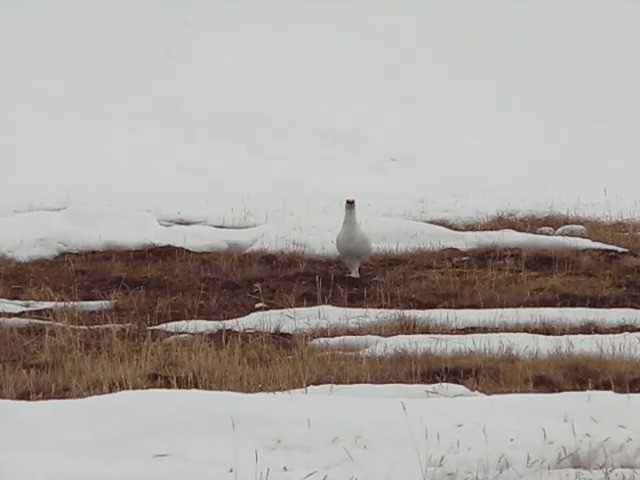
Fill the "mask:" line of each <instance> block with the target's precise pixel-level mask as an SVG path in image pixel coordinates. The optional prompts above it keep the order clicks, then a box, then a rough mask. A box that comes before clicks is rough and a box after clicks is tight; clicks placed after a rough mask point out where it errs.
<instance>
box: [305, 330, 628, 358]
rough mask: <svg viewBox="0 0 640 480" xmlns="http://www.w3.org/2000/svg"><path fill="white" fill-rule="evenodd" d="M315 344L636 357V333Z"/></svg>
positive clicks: (387, 350) (365, 338) (387, 351)
mask: <svg viewBox="0 0 640 480" xmlns="http://www.w3.org/2000/svg"><path fill="white" fill-rule="evenodd" d="M311 344H312V345H315V346H318V347H323V348H326V347H330V348H338V349H345V350H348V351H356V352H358V353H360V354H362V355H393V354H395V353H403V352H404V353H413V354H421V353H433V354H437V355H458V354H462V355H464V354H469V353H478V354H482V355H507V354H508V355H518V356H521V357H536V358H539V357H545V356H549V355H596V356H599V355H602V356H604V357H617V358H623V357H624V358H640V333H620V334H610V335H596V334H591V335H536V334H531V333H486V334H470V335H394V336H392V337H380V336H377V335H359V336H355V335H348V336H340V337H329V338H316V339H315V340H312V341H311Z"/></svg>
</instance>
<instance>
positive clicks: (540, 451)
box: [0, 385, 640, 480]
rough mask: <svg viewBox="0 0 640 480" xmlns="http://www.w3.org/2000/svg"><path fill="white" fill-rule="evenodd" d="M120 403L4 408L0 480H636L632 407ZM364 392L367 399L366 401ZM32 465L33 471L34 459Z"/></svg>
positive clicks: (523, 399) (383, 396)
mask: <svg viewBox="0 0 640 480" xmlns="http://www.w3.org/2000/svg"><path fill="white" fill-rule="evenodd" d="M339 388H341V389H344V390H343V391H344V392H345V393H344V394H343V395H334V394H329V392H330V390H331V386H322V387H315V389H311V393H309V394H304V393H302V392H299V391H298V392H293V393H292V394H287V393H286V392H284V393H277V394H273V393H258V394H238V393H231V392H205V391H195V390H193V391H175V390H174V391H167V390H147V391H129V392H120V393H117V394H111V395H103V396H99V397H90V398H85V399H78V400H65V401H43V402H20V401H0V419H2V429H0V473H1V474H2V476H3V478H11V479H12V480H22V479H25V480H26V479H31V478H65V479H68V480H75V479H85V478H87V475H91V476H92V477H94V478H104V479H107V478H122V476H126V477H127V478H135V479H151V478H153V479H156V480H163V479H174V478H177V477H180V478H190V479H193V480H198V479H210V478H229V479H236V478H237V479H240V480H249V479H251V480H255V479H256V478H263V479H265V478H272V479H282V480H285V479H286V480H288V479H291V480H293V479H296V480H298V479H301V478H311V479H314V478H317V479H322V478H326V479H345V478H362V479H364V478H366V479H369V480H378V479H380V480H382V479H392V478H403V479H407V480H423V479H424V478H429V479H436V480H440V479H449V478H463V479H472V478H473V479H499V480H512V479H513V480H515V479H522V478H527V479H534V478H535V479H538V478H545V479H553V480H559V479H563V480H564V479H576V478H589V479H602V480H604V479H610V478H619V479H623V478H624V479H632V478H636V475H637V474H638V470H639V469H640V463H639V459H640V395H620V394H614V393H611V392H574V393H562V394H555V395H538V394H536V395H493V396H477V395H473V394H471V392H468V391H467V392H466V393H464V392H463V391H460V392H459V393H464V395H463V396H458V397H457V398H439V397H433V398H427V397H422V398H420V397H419V396H417V395H415V393H416V392H417V389H425V390H430V389H436V390H437V389H438V386H435V385H421V386H417V385H416V386H411V387H410V386H402V385H380V386H375V387H373V386H367V387H365V390H363V389H362V388H361V387H358V386H355V387H352V388H351V389H350V390H351V391H349V389H348V387H339ZM367 390H368V391H367ZM36 459H37V461H35V460H36Z"/></svg>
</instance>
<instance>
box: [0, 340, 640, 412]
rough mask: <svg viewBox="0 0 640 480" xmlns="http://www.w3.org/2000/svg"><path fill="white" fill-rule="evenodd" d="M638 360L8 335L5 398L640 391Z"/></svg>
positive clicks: (2, 347)
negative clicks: (367, 389)
mask: <svg viewBox="0 0 640 480" xmlns="http://www.w3.org/2000/svg"><path fill="white" fill-rule="evenodd" d="M639 372H640V361H638V360H623V359H610V358H604V357H603V358H599V357H562V356H554V357H549V358H540V359H521V358H517V357H513V356H501V357H493V356H487V355H480V354H478V355H464V356H439V355H411V354H403V355H395V356H392V357H387V358H376V357H366V358H362V357H358V356H353V355H345V354H340V353H332V352H325V351H321V350H318V349H314V348H311V347H310V346H309V345H308V343H307V342H306V339H304V338H303V337H291V336H284V335H268V334H251V335H248V334H231V333H228V332H227V333H219V334H216V335H207V336H196V337H193V338H191V339H189V340H188V341H185V342H176V343H168V342H165V341H163V339H162V338H160V337H155V336H153V335H149V334H148V333H145V332H133V333H131V332H130V333H128V334H123V333H115V332H113V331H100V332H86V331H85V332H82V331H76V330H69V329H60V328H57V329H50V330H47V331H40V332H37V333H34V332H27V331H23V330H11V329H3V330H2V331H0V378H2V383H1V384H0V397H2V398H14V399H25V400H37V399H46V398H74V397H83V396H87V395H94V394H102V393H109V392H113V391H118V390H125V389H146V388H185V389H190V388H198V389H216V390H217V389H222V390H234V391H241V392H256V391H275V390H283V389H290V388H301V387H304V386H308V385H314V384H322V383H398V382H400V383H437V382H451V383H460V384H462V385H465V386H467V387H469V388H471V389H473V390H479V391H483V392H488V393H501V392H531V391H533V392H556V391H563V390H582V389H607V390H610V389H612V390H615V391H619V392H640V373H639Z"/></svg>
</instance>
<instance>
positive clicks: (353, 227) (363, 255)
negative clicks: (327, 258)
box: [336, 199, 371, 278]
mask: <svg viewBox="0 0 640 480" xmlns="http://www.w3.org/2000/svg"><path fill="white" fill-rule="evenodd" d="M336 247H337V248H338V253H339V254H340V257H342V260H344V262H345V263H346V264H347V266H348V267H349V270H350V271H349V274H348V276H350V277H354V278H360V265H362V264H363V263H365V262H367V261H368V260H369V257H370V256H371V240H369V238H368V237H367V236H366V235H365V233H364V232H363V231H362V229H361V228H360V225H359V224H358V220H357V219H356V201H355V200H352V199H349V200H347V202H346V204H345V206H344V222H342V229H341V230H340V233H338V237H337V238H336Z"/></svg>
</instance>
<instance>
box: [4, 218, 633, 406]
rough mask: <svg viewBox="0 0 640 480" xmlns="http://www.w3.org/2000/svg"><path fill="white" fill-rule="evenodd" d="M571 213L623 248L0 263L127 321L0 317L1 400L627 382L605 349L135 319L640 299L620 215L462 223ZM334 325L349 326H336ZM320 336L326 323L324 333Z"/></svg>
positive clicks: (417, 329)
mask: <svg viewBox="0 0 640 480" xmlns="http://www.w3.org/2000/svg"><path fill="white" fill-rule="evenodd" d="M564 223H584V224H586V225H587V227H588V228H589V230H590V232H591V235H592V237H593V238H594V239H598V240H601V241H604V242H610V243H615V244H617V245H621V246H625V247H627V248H629V250H630V251H631V253H630V254H616V253H610V252H599V251H585V252H556V251H522V250H483V251H474V252H460V251H456V250H448V251H443V252H437V253H433V252H432V253H429V252H417V253H414V254H411V255H396V256H392V255H389V256H379V257H377V258H374V259H373V260H372V262H370V263H369V264H368V265H366V266H365V267H364V268H363V278H362V279H361V280H354V279H351V278H346V277H345V276H344V275H345V273H346V270H345V267H344V266H343V265H342V264H341V263H340V262H339V261H336V260H321V259H308V258H304V257H301V256H298V255H273V254H258V253H256V254H248V255H232V254H222V253H201V254H196V253H190V252H187V251H184V250H180V249H175V248H155V249H149V250H144V251H135V252H103V253H86V254H69V255H63V256H60V257H58V258H56V259H53V260H40V261H35V262H31V263H19V262H14V261H11V260H6V259H4V260H0V297H2V298H13V299H39V300H89V299H91V300H94V299H112V300H116V301H117V307H116V308H115V309H114V310H113V311H103V312H94V313H85V312H73V311H69V310H65V311H57V312H46V311H43V312H36V313H30V314H25V315H24V316H30V317H37V318H42V319H50V320H56V321H60V322H64V323H69V324H104V323H132V324H134V328H133V329H131V330H129V331H119V332H115V331H89V332H83V331H73V330H69V329H65V328H53V329H37V328H33V329H25V330H17V329H10V328H2V329H0V379H1V384H0V397H3V398H24V399H36V398H66V397H77V396H85V395H90V394H99V393H106V392H112V391H117V390H122V389H130V388H152V387H167V388H206V389H231V390H238V391H259V390H276V389H284V388H293V387H302V386H306V385H310V384H317V383H327V382H331V383H355V382H373V383H381V382H408V383H415V382H434V381H436V382H440V381H448V382H456V383H463V384H465V385H467V386H469V387H470V388H474V389H480V390H482V391H484V392H515V391H557V390H563V389H568V390H570V389H584V388H606V389H611V388H613V389H615V390H618V391H640V379H639V378H640V376H639V375H638V373H637V372H638V371H640V369H639V368H638V367H640V362H638V361H632V360H621V359H606V358H595V359H593V358H591V359H585V358H577V357H572V358H560V357H551V358H548V359H533V360H522V359H515V358H510V357H507V358H495V357H487V356H482V355H478V356H474V355H471V356H464V357H439V356H430V355H420V356H416V355H399V356H395V357H392V358H367V359H362V358H358V357H354V356H349V355H346V356H345V355H343V354H338V353H326V352H321V351H318V350H316V349H311V348H309V347H308V345H307V338H305V337H302V336H294V337H291V336H284V335H264V334H263V335H258V334H253V335H247V334H231V333H228V332H227V333H221V334H217V335H213V336H203V337H198V338H195V339H191V340H190V341H188V342H184V343H167V342H165V341H164V340H165V337H166V336H163V335H160V334H151V333H149V332H147V331H146V330H145V327H146V326H150V325H157V324H159V323H162V322H166V321H171V320H181V319H190V318H209V319H226V318H232V317H237V316H242V315H246V314H247V313H250V312H252V311H254V310H255V304H256V303H259V302H260V303H266V304H267V305H268V307H269V308H287V307H294V306H310V305H318V304H333V305H338V306H350V307H355V306H365V307H383V308H385V307H386V308H463V307H466V308H488V307H522V306H587V307H633V308H640V275H639V273H640V258H638V256H637V253H640V236H639V235H636V234H635V232H638V231H640V228H639V226H638V225H637V224H633V223H622V222H617V223H608V224H607V223H597V222H589V221H581V220H580V219H571V218H559V217H553V218H547V219H519V218H514V217H501V218H498V219H492V220H490V221H487V222H484V223H479V224H475V225H468V226H466V227H465V228H466V229H490V228H493V229H497V228H513V229H517V230H522V231H534V230H535V229H536V228H537V227H538V226H541V225H551V226H559V225H562V224H564ZM498 330H499V331H528V332H532V333H543V334H565V333H614V332H615V333H617V332H620V331H633V330H635V329H634V328H633V327H629V326H627V327H625V326H623V327H619V328H615V329H608V328H605V327H602V326H595V325H588V324H585V325H582V326H579V327H571V328H567V327H562V326H554V325H528V326H512V327H509V326H500V327H499V328H498V327H495V328H491V327H490V328H485V329H467V330H465V331H463V332H461V331H455V332H452V331H451V329H449V330H447V328H446V327H433V326H424V325H417V324H415V322H412V321H411V320H410V319H399V320H398V322H395V323H392V324H390V325H385V326H382V325H377V326H369V327H366V328H363V329H358V331H357V333H375V334H383V335H393V334H399V333H476V332H488V331H498ZM318 333H319V332H318ZM340 333H354V332H353V331H348V330H345V331H344V332H340ZM332 334H336V331H333V332H332Z"/></svg>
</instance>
